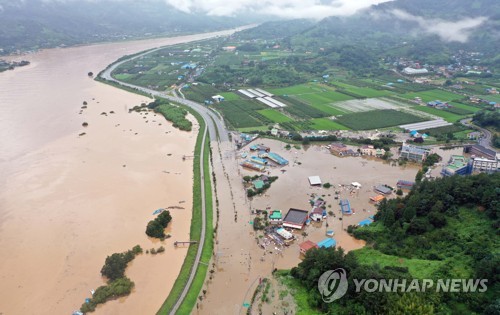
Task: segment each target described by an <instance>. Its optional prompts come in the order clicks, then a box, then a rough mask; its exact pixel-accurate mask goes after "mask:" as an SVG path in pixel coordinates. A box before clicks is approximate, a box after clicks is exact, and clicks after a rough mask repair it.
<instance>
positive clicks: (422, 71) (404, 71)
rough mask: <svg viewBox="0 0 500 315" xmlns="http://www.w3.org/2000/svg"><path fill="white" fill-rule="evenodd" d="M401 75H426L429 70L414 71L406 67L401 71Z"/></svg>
mask: <svg viewBox="0 0 500 315" xmlns="http://www.w3.org/2000/svg"><path fill="white" fill-rule="evenodd" d="M403 73H404V74H408V75H416V74H427V73H429V70H427V69H414V68H410V67H407V68H404V69H403Z"/></svg>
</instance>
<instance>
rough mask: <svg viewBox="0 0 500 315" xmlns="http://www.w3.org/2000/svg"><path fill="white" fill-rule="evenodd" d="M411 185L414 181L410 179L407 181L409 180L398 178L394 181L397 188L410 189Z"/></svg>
mask: <svg viewBox="0 0 500 315" xmlns="http://www.w3.org/2000/svg"><path fill="white" fill-rule="evenodd" d="M413 185H415V182H412V181H409V180H404V179H400V180H398V182H397V183H396V187H398V188H399V189H408V190H410V189H412V188H413Z"/></svg>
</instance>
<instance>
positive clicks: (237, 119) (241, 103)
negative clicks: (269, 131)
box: [213, 100, 273, 128]
mask: <svg viewBox="0 0 500 315" xmlns="http://www.w3.org/2000/svg"><path fill="white" fill-rule="evenodd" d="M213 106H214V108H215V109H216V110H218V111H219V112H220V113H221V114H222V115H223V116H224V118H225V119H226V121H227V122H228V123H229V125H230V126H232V127H233V128H247V127H259V126H263V125H267V124H272V123H273V121H272V120H270V119H269V118H267V117H265V116H264V115H262V114H260V113H259V112H258V111H259V110H262V109H267V106H265V105H260V104H259V103H257V102H255V101H250V100H236V101H223V102H220V103H217V104H214V105H213Z"/></svg>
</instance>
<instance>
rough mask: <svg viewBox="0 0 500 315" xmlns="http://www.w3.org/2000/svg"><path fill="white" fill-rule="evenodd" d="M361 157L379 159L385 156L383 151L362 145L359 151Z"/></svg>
mask: <svg viewBox="0 0 500 315" xmlns="http://www.w3.org/2000/svg"><path fill="white" fill-rule="evenodd" d="M359 151H360V153H361V154H362V155H369V156H377V157H381V156H383V155H384V154H385V150H384V149H375V147H374V146H373V145H364V146H362V147H361V148H360V149H359Z"/></svg>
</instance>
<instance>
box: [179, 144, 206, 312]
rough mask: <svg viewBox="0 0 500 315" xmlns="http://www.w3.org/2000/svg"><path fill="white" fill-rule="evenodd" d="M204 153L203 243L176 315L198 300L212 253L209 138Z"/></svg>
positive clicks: (189, 307) (188, 309)
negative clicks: (191, 279) (192, 277)
mask: <svg viewBox="0 0 500 315" xmlns="http://www.w3.org/2000/svg"><path fill="white" fill-rule="evenodd" d="M204 145H205V151H204V152H203V153H204V154H203V170H204V172H203V174H204V175H203V176H204V178H205V180H204V185H205V196H206V198H205V207H206V214H207V216H206V233H205V242H204V244H203V251H202V253H201V258H200V264H199V265H198V267H197V270H196V274H195V277H194V279H193V282H192V284H191V287H190V288H189V291H188V294H187V295H186V298H185V299H184V301H183V302H182V304H181V305H180V307H179V310H178V314H190V313H191V311H192V310H193V308H194V307H195V305H196V301H197V300H198V295H199V294H200V292H201V289H202V287H203V284H204V282H205V278H206V275H207V271H208V265H209V263H210V259H211V258H212V253H213V249H214V239H213V236H214V233H213V232H214V228H213V209H212V185H211V182H210V178H211V176H210V166H209V155H210V152H209V151H210V150H209V148H210V140H209V137H208V136H207V138H206V139H205V144H204Z"/></svg>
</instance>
